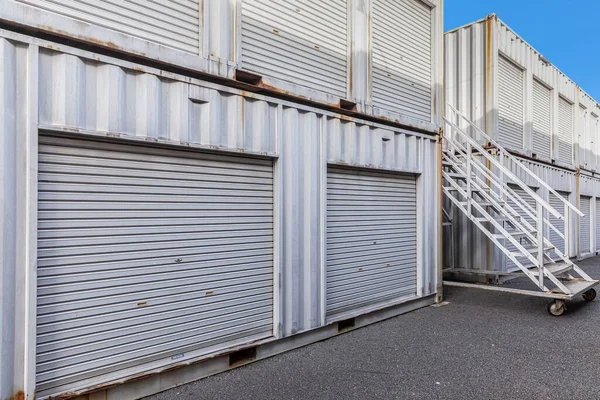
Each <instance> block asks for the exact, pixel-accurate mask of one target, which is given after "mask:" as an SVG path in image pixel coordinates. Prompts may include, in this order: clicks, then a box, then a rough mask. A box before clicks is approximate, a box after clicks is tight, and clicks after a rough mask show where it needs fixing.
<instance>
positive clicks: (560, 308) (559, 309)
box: [548, 300, 567, 317]
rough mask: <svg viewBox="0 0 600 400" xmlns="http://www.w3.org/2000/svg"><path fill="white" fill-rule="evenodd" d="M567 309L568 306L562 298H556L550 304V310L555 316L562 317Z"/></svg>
mask: <svg viewBox="0 0 600 400" xmlns="http://www.w3.org/2000/svg"><path fill="white" fill-rule="evenodd" d="M565 311H567V307H566V306H565V302H564V301H562V300H554V301H553V302H551V303H550V304H548V312H549V313H550V314H551V315H553V316H555V317H560V316H561V315H563V314H564V313H565Z"/></svg>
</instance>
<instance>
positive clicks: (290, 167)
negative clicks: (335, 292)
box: [0, 31, 440, 397]
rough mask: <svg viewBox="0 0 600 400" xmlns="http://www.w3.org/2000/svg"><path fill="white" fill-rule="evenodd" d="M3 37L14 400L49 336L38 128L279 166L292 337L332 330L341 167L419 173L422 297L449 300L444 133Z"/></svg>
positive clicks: (283, 294) (5, 356)
mask: <svg viewBox="0 0 600 400" xmlns="http://www.w3.org/2000/svg"><path fill="white" fill-rule="evenodd" d="M2 34H3V35H5V36H8V37H9V38H10V40H6V39H0V54H1V55H2V59H3V68H2V69H0V82H3V86H2V90H1V91H0V113H2V116H3V118H2V120H1V121H2V124H3V127H4V129H3V130H2V135H1V136H0V141H1V143H2V144H3V145H2V147H1V151H2V157H3V163H0V176H2V186H1V187H0V188H1V190H2V192H1V193H0V202H1V203H2V210H4V211H2V212H3V213H4V215H3V216H2V219H1V220H0V224H1V226H2V229H1V230H0V232H1V233H0V235H1V236H0V246H1V247H0V250H1V252H2V270H3V271H2V273H3V276H4V277H5V279H3V280H2V283H0V284H1V285H2V293H1V297H0V298H1V300H2V307H0V317H1V318H2V320H1V321H0V322H1V323H2V326H3V327H6V326H10V327H13V329H3V330H2V337H1V341H0V346H2V366H3V368H2V369H1V371H0V393H1V394H2V395H3V396H5V397H7V396H11V395H12V394H14V393H16V391H17V390H25V391H26V393H28V394H32V393H33V391H34V387H35V378H34V377H35V374H34V371H33V368H34V366H35V350H34V348H35V336H36V332H35V328H36V327H35V324H33V323H31V321H33V320H34V318H35V314H36V308H35V306H36V304H35V303H36V301H35V299H36V297H35V292H36V290H35V286H36V282H37V279H36V278H37V277H36V272H35V271H36V270H35V268H34V266H35V262H36V261H35V260H36V254H37V208H38V206H37V168H38V166H37V151H38V150H37V143H38V124H39V127H40V129H42V130H43V132H47V133H52V134H54V135H56V134H61V135H69V136H76V137H79V138H84V137H88V138H97V139H102V140H103V141H115V140H122V141H127V142H128V143H129V144H131V145H135V144H136V143H143V144H151V145H153V146H165V145H168V146H170V147H174V146H176V147H178V148H182V149H187V150H190V149H191V150H202V151H211V152H218V153H219V154H230V155H231V154H237V155H238V156H239V155H253V154H254V155H258V156H261V157H263V158H264V157H270V158H272V159H273V160H275V161H274V172H273V173H274V178H273V179H274V186H273V191H274V204H275V209H274V231H275V232H276V234H275V236H274V241H275V244H274V255H275V265H274V269H275V274H276V279H275V280H274V282H275V285H276V286H277V290H276V291H275V293H274V307H275V313H274V322H275V324H274V326H273V328H274V331H275V332H276V333H277V334H279V335H281V336H289V335H292V334H294V333H299V332H305V331H308V330H311V329H314V328H317V327H319V326H322V325H323V323H324V322H325V313H324V309H325V299H324V277H325V273H324V269H323V265H324V258H325V245H324V243H325V204H326V198H325V193H326V189H325V188H326V171H327V165H328V164H329V165H340V164H341V165H352V166H355V167H358V168H369V169H381V170H386V171H395V172H404V173H409V174H415V175H417V176H418V179H417V196H418V198H419V199H420V201H419V202H418V203H417V220H418V222H417V223H418V224H419V226H420V227H421V228H420V230H419V236H418V238H417V240H418V243H419V245H418V247H417V255H418V264H417V274H416V282H417V287H416V291H417V294H418V295H419V296H426V295H430V294H434V293H435V290H436V284H437V273H436V271H437V269H436V268H437V265H438V264H439V260H438V253H437V252H436V251H431V249H432V248H434V249H435V248H438V246H439V245H440V243H439V231H438V229H439V223H438V222H439V214H438V212H437V210H438V208H437V206H438V204H439V197H438V190H437V189H438V187H437V184H432V183H434V182H435V183H437V182H438V170H437V167H436V165H437V159H438V144H437V141H436V140H435V137H432V136H426V135H422V134H418V133H411V132H408V131H405V130H399V129H391V128H390V127H389V126H385V125H381V124H376V123H372V122H366V121H361V120H358V119H353V118H348V117H344V118H343V119H342V118H340V117H339V116H338V115H336V114H334V113H331V112H325V111H322V110H318V109H314V108H310V107H307V106H299V105H297V104H294V103H291V102H286V101H282V100H278V99H273V98H268V97H264V96H259V95H254V94H250V93H242V92H240V91H238V90H235V89H231V88H227V87H224V86H219V85H216V84H212V83H209V82H204V81H200V80H196V79H191V78H188V77H184V76H181V75H176V74H173V73H170V72H166V71H160V70H156V69H153V68H149V67H144V66H140V65H138V64H133V63H131V62H128V61H123V60H118V59H114V58H110V57H106V56H102V55H99V54H94V53H90V52H87V51H83V50H78V49H74V48H69V47H68V46H64V45H60V48H61V52H59V51H57V50H56V47H57V45H56V44H54V43H50V42H45V41H41V40H39V39H31V38H28V37H26V36H23V35H20V34H16V33H9V32H6V31H3V33H2ZM32 42H34V43H36V44H31V43H32ZM38 45H39V46H41V47H39V46H38ZM38 117H39V119H38ZM17 182H19V184H18V185H17ZM424 210H426V212H424ZM17 221H20V222H19V223H17ZM277 232H278V233H277ZM279 274H280V278H279V279H277V277H279ZM17 293H18V295H17ZM24 354H25V355H27V357H28V359H25V358H24V357H23V355H24ZM189 357H192V358H193V353H192V354H190V355H189ZM187 359H188V355H186V356H184V357H183V358H181V359H178V362H185V361H186V360H187ZM151 364H152V363H151ZM151 364H149V365H147V366H146V367H143V368H139V367H138V368H136V367H132V368H131V369H128V370H127V371H128V373H131V374H135V373H141V372H143V370H146V369H147V368H151V367H153V366H154V367H160V366H161V365H165V364H164V360H162V361H160V362H156V363H155V364H152V365H151ZM5 366H8V367H5Z"/></svg>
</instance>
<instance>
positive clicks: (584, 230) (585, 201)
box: [579, 196, 592, 255]
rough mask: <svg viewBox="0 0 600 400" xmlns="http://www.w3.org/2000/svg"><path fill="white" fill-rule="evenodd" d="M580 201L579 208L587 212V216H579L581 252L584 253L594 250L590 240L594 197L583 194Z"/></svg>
mask: <svg viewBox="0 0 600 400" xmlns="http://www.w3.org/2000/svg"><path fill="white" fill-rule="evenodd" d="M579 201H580V203H579V209H580V210H581V212H582V213H584V214H585V216H583V217H579V252H580V254H582V255H583V254H589V253H590V252H591V251H592V246H591V241H590V230H591V227H592V218H591V216H590V212H591V204H592V198H591V197H588V196H581V198H580V200H579Z"/></svg>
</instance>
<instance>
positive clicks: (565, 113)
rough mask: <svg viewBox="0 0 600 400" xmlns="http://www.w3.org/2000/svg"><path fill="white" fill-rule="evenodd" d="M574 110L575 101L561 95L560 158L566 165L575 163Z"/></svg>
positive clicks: (559, 124) (559, 121)
mask: <svg viewBox="0 0 600 400" xmlns="http://www.w3.org/2000/svg"><path fill="white" fill-rule="evenodd" d="M574 110H575V109H574V107H573V103H570V102H569V101H567V100H565V99H564V98H562V97H560V99H559V118H558V160H559V161H560V162H561V163H563V164H566V165H573V134H574V127H575V119H574Z"/></svg>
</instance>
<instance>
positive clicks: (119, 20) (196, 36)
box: [18, 0, 200, 54]
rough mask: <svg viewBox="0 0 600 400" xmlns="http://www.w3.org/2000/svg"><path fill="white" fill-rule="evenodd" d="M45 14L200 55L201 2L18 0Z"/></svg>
mask: <svg viewBox="0 0 600 400" xmlns="http://www.w3.org/2000/svg"><path fill="white" fill-rule="evenodd" d="M18 1H20V2H22V3H26V4H29V5H32V6H34V7H37V8H41V9H43V10H47V11H51V12H54V13H57V14H60V15H64V16H67V17H71V18H75V19H78V20H80V21H84V22H88V23H90V24H94V25H98V26H101V27H104V28H108V29H112V30H114V31H117V32H121V33H124V34H127V35H131V36H134V37H138V38H141V39H145V40H148V41H150V42H154V43H158V44H162V45H165V46H167V47H171V48H174V49H177V50H182V51H185V52H188V53H192V54H199V48H200V47H199V45H200V9H199V1H198V0H164V1H146V0H127V1H122V0H18Z"/></svg>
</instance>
